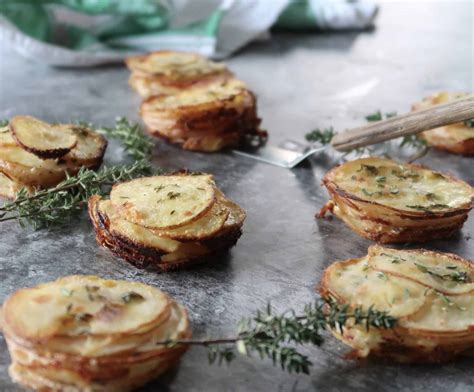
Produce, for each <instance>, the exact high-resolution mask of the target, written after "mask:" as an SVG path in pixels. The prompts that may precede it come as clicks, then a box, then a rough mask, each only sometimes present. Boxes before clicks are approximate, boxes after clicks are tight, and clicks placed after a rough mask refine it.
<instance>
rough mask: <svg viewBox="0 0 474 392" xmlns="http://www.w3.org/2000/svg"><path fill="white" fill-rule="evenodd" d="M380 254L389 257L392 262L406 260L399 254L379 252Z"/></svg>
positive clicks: (396, 262) (397, 262)
mask: <svg viewBox="0 0 474 392" xmlns="http://www.w3.org/2000/svg"><path fill="white" fill-rule="evenodd" d="M380 256H386V257H390V258H391V259H392V264H400V263H401V262H403V261H406V259H404V258H403V257H401V256H397V255H391V254H388V253H380Z"/></svg>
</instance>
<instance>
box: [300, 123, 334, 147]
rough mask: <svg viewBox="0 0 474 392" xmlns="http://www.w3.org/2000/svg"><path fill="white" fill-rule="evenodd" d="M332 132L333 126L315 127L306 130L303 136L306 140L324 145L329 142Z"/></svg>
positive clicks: (332, 135)
mask: <svg viewBox="0 0 474 392" xmlns="http://www.w3.org/2000/svg"><path fill="white" fill-rule="evenodd" d="M334 134H335V133H334V129H333V127H329V128H324V129H323V130H321V129H319V128H317V129H314V130H313V131H311V132H308V133H307V134H306V135H305V138H306V140H307V141H308V142H319V143H321V144H324V145H326V144H329V143H331V140H332V138H333V137H334Z"/></svg>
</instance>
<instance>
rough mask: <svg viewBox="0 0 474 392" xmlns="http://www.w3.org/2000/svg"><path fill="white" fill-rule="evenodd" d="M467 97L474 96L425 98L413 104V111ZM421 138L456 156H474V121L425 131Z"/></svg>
mask: <svg viewBox="0 0 474 392" xmlns="http://www.w3.org/2000/svg"><path fill="white" fill-rule="evenodd" d="M467 96H472V94H467V93H449V92H441V93H436V94H433V95H431V96H429V97H426V98H424V99H423V100H422V101H421V102H417V103H415V104H413V106H412V110H413V111H416V110H421V109H426V108H428V107H430V106H434V105H439V104H442V103H447V102H450V101H454V100H456V99H459V98H463V97H467ZM419 137H420V138H421V139H422V140H425V141H426V143H427V144H428V145H429V146H432V147H435V148H437V149H440V150H446V151H449V152H452V153H454V154H462V155H474V119H471V120H469V121H465V122H463V123H457V124H451V125H445V126H444V127H440V128H435V129H432V130H430V131H425V132H422V133H421V134H420V135H419Z"/></svg>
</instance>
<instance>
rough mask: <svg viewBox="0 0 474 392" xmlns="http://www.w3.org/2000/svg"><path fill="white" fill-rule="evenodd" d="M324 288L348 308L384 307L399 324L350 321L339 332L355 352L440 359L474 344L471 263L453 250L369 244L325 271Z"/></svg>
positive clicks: (403, 359)
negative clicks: (366, 250) (387, 325)
mask: <svg viewBox="0 0 474 392" xmlns="http://www.w3.org/2000/svg"><path fill="white" fill-rule="evenodd" d="M320 291H321V294H322V295H323V296H324V297H329V298H332V299H333V300H335V301H336V302H337V303H339V304H342V305H348V306H349V307H350V308H355V307H361V308H362V309H363V310H364V311H366V312H367V311H369V309H371V307H373V309H376V310H377V311H386V312H388V313H389V315H390V316H392V317H395V318H396V319H397V323H396V326H395V328H393V329H383V328H370V329H366V327H365V325H363V324H362V325H356V326H354V325H353V324H351V325H348V326H347V327H346V328H344V329H343V331H340V330H339V329H335V330H334V331H333V333H334V335H335V336H336V337H337V338H338V339H341V340H342V341H343V342H344V343H346V344H348V345H349V346H351V347H352V348H353V349H354V351H353V352H352V356H353V357H359V358H365V357H371V356H373V357H382V358H388V359H391V360H395V361H398V362H405V363H411V362H419V363H426V362H443V361H448V360H451V359H453V358H454V357H456V356H459V355H463V354H467V353H468V352H469V350H472V349H473V348H474V333H473V328H474V262H473V261H472V260H465V259H462V258H461V257H459V256H456V255H453V254H449V253H437V252H431V251H427V250H423V249H418V250H396V249H390V248H383V247H381V246H372V247H370V248H369V254H368V255H367V256H365V257H362V258H358V259H349V260H345V261H338V262H335V263H333V264H331V265H330V266H329V267H328V268H327V269H326V270H325V272H324V275H323V278H322V281H321V287H320Z"/></svg>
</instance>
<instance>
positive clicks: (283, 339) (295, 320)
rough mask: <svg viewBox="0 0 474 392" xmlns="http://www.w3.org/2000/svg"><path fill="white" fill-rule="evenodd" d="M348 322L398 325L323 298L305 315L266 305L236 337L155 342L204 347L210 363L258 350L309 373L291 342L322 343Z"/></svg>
mask: <svg viewBox="0 0 474 392" xmlns="http://www.w3.org/2000/svg"><path fill="white" fill-rule="evenodd" d="M288 313H290V314H288ZM349 321H351V322H352V324H354V325H363V326H365V328H366V329H369V328H393V327H394V326H395V325H396V319H395V318H393V317H391V316H390V315H389V314H387V313H386V312H379V311H376V310H374V309H373V308H372V307H370V308H369V309H367V310H363V309H362V308H360V307H356V308H354V309H351V308H350V307H349V306H348V305H340V304H337V303H336V302H334V301H332V300H330V299H323V300H322V301H319V302H316V303H315V304H310V305H306V306H305V308H304V312H303V314H302V315H296V314H295V312H293V311H291V312H286V313H283V314H281V315H274V314H273V313H272V309H271V307H270V305H267V308H266V310H265V311H258V312H257V313H256V316H254V317H252V318H250V319H243V320H241V322H240V323H239V331H238V333H237V334H236V336H234V337H226V338H211V339H189V340H188V339H177V340H174V339H166V340H162V341H158V342H156V344H158V345H176V344H182V345H190V346H203V347H206V348H207V349H208V357H209V362H210V363H214V362H216V361H217V362H218V363H219V364H220V363H223V362H226V363H230V362H231V361H232V360H233V359H234V358H235V356H236V351H237V352H239V353H241V354H243V355H251V353H257V354H258V355H259V357H260V358H262V359H263V358H268V359H271V360H272V361H273V363H274V364H275V365H277V364H278V365H279V366H280V367H281V368H282V369H283V370H287V371H289V372H295V373H309V368H310V366H311V365H312V363H311V361H310V360H309V358H308V357H307V356H306V355H304V354H302V353H300V352H298V351H297V350H296V348H294V347H291V346H288V345H290V344H292V345H303V344H312V345H316V346H320V345H321V344H322V343H323V342H324V339H323V337H322V335H321V333H322V331H324V330H329V329H338V330H341V331H342V330H343V329H344V328H345V326H346V325H347V323H348V322H349Z"/></svg>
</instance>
